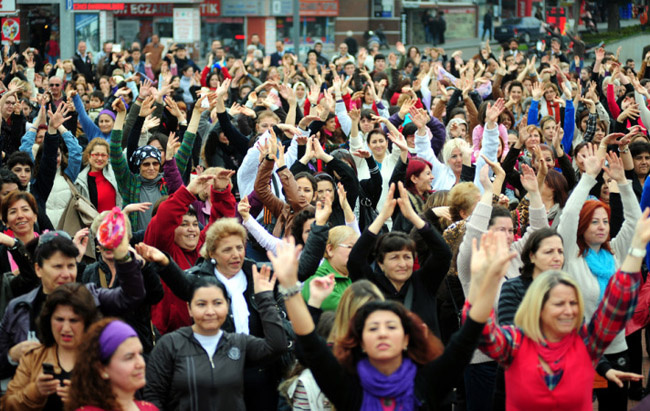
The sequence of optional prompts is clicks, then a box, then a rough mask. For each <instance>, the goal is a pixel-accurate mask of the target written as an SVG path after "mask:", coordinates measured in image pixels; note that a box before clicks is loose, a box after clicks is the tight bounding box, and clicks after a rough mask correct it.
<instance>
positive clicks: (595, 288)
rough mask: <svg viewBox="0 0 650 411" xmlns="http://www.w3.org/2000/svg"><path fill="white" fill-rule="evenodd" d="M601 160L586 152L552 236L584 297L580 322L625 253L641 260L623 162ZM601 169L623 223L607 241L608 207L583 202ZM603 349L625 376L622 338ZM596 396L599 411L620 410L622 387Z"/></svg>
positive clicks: (634, 202)
mask: <svg viewBox="0 0 650 411" xmlns="http://www.w3.org/2000/svg"><path fill="white" fill-rule="evenodd" d="M606 159H607V162H608V164H609V167H604V166H603V161H604V159H602V158H598V156H597V154H596V148H595V147H593V146H591V145H590V146H588V147H587V154H586V156H585V162H584V164H585V173H584V174H583V175H582V177H581V178H580V182H579V183H578V185H577V186H576V188H575V189H574V190H573V193H571V196H570V197H569V199H568V200H567V202H566V205H565V207H564V210H563V212H562V215H561V216H560V223H559V225H558V233H559V234H560V235H561V236H562V238H563V239H564V258H565V262H564V267H565V270H566V271H567V272H568V274H569V275H570V276H571V277H572V278H573V280H574V281H575V282H576V283H577V284H578V286H579V287H580V291H581V293H582V294H583V296H584V301H585V303H584V311H585V318H586V319H589V318H592V316H593V315H594V313H595V312H596V310H597V307H599V306H600V304H602V301H603V299H604V293H605V289H606V288H607V284H608V283H609V281H610V279H611V278H612V277H613V276H614V274H615V273H616V270H617V269H618V268H619V267H621V262H622V261H621V260H622V258H623V256H626V255H627V254H628V253H633V255H636V254H637V253H638V252H641V251H643V256H645V246H644V247H642V248H643V250H638V251H635V249H634V247H635V246H634V238H635V231H634V230H635V228H634V227H635V225H636V224H637V221H639V218H640V216H641V209H640V208H639V203H638V202H637V199H636V196H635V195H634V191H633V190H632V184H630V182H629V181H628V180H627V179H626V178H625V171H624V170H623V162H622V160H621V159H620V158H619V157H618V156H617V155H616V154H614V153H612V154H607V155H606ZM601 169H602V170H604V171H605V174H606V175H608V176H609V177H611V178H612V179H613V180H615V181H616V182H617V184H618V186H619V189H620V192H621V200H622V202H623V216H624V218H625V220H624V222H623V225H622V227H621V229H620V230H619V232H618V234H617V235H616V237H615V238H613V239H610V223H609V222H610V215H611V212H610V208H609V206H608V205H607V204H605V203H603V202H601V201H597V200H587V196H588V195H589V190H590V189H591V188H592V187H593V186H594V185H595V184H596V177H597V176H598V174H599V173H600V170H601ZM630 247H632V248H630ZM618 331H620V330H618ZM604 348H605V347H604ZM606 348H607V349H606V350H605V351H604V353H605V357H606V358H607V359H608V360H609V361H610V362H611V363H612V364H613V365H614V367H615V368H618V369H620V370H622V371H627V362H628V360H627V344H626V342H625V333H624V332H619V333H618V335H617V336H616V338H614V339H613V340H612V341H611V345H609V346H608V347H607V346H606ZM621 359H622V360H621ZM619 360H620V361H619ZM596 395H597V396H598V403H599V404H600V405H601V406H602V407H604V408H601V409H603V410H605V409H611V410H614V409H622V407H625V406H626V404H627V388H626V387H624V388H619V387H618V386H617V385H615V384H612V383H610V384H609V386H608V388H607V389H606V390H596Z"/></svg>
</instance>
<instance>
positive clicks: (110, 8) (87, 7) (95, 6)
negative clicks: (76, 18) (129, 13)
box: [72, 3, 124, 11]
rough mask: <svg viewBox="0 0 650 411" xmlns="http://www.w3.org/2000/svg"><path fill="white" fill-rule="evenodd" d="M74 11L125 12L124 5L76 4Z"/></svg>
mask: <svg viewBox="0 0 650 411" xmlns="http://www.w3.org/2000/svg"><path fill="white" fill-rule="evenodd" d="M72 10H108V11H118V10H119V11H121V10H124V3H74V4H73V5H72Z"/></svg>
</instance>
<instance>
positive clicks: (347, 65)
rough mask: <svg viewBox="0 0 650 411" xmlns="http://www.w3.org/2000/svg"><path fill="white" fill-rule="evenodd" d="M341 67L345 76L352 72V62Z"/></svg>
mask: <svg viewBox="0 0 650 411" xmlns="http://www.w3.org/2000/svg"><path fill="white" fill-rule="evenodd" d="M343 69H344V70H345V75H346V76H351V75H353V74H354V64H346V65H345V67H344V68H343Z"/></svg>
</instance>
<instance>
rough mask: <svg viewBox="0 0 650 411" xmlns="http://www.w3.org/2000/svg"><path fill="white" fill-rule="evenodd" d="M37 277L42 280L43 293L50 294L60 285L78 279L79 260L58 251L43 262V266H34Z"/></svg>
mask: <svg viewBox="0 0 650 411" xmlns="http://www.w3.org/2000/svg"><path fill="white" fill-rule="evenodd" d="M34 268H35V271H36V275H37V276H38V278H40V279H41V283H42V284H43V292H44V293H45V294H49V293H51V292H52V291H54V289H55V288H56V287H58V286H60V285H63V284H68V283H72V282H74V281H75V280H76V279H77V260H76V259H75V258H74V257H68V256H67V255H65V254H63V253H62V252H61V251H57V252H55V253H54V254H52V256H51V257H50V258H48V259H47V260H44V261H43V266H42V267H41V266H39V265H38V264H34Z"/></svg>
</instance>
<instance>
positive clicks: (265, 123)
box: [256, 116, 278, 134]
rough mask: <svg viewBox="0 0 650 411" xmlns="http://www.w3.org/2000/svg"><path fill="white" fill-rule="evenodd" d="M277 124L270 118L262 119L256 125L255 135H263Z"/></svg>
mask: <svg viewBox="0 0 650 411" xmlns="http://www.w3.org/2000/svg"><path fill="white" fill-rule="evenodd" d="M277 124H278V121H277V120H276V119H275V118H274V117H271V116H268V117H262V118H261V119H260V121H259V123H257V126H256V127H257V133H258V134H264V132H265V131H266V130H268V129H270V128H273V126H276V125H277Z"/></svg>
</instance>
